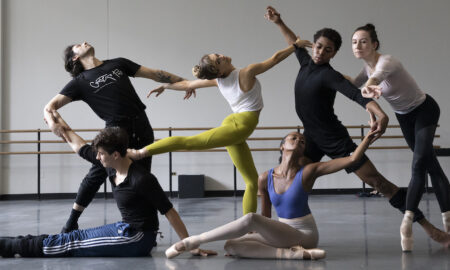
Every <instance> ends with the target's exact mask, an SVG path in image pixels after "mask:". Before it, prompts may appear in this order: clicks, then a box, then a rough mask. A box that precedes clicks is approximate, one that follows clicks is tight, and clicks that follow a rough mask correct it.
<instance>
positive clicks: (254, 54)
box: [0, 0, 450, 194]
mask: <svg viewBox="0 0 450 270" xmlns="http://www.w3.org/2000/svg"><path fill="white" fill-rule="evenodd" d="M2 4H3V6H2V13H1V14H2V18H1V20H0V21H1V22H2V23H1V29H2V33H3V35H2V40H1V42H0V44H1V45H0V46H1V49H2V51H3V54H2V56H1V59H0V60H1V63H2V69H1V74H0V75H1V77H0V81H1V85H2V95H1V100H0V109H1V120H2V122H1V128H2V129H37V128H40V129H47V126H46V125H45V123H44V122H43V120H42V118H43V116H42V110H43V108H44V106H45V104H46V103H47V102H48V101H49V100H50V99H51V98H52V97H53V96H54V95H56V94H57V93H59V91H60V90H61V89H62V88H63V87H64V85H65V84H66V83H67V82H69V80H70V76H69V74H68V73H67V72H65V70H64V67H63V60H62V52H63V50H64V49H65V47H66V46H67V45H69V44H73V43H79V42H83V41H88V42H89V43H91V44H93V46H94V47H95V49H96V55H97V57H98V58H100V59H105V58H115V57H126V58H129V59H130V60H133V61H135V62H137V63H139V64H142V65H144V66H148V67H151V68H158V69H163V70H167V71H169V72H172V73H175V74H178V75H181V76H183V77H186V78H189V79H192V78H193V76H192V75H191V68H192V66H193V65H195V64H196V63H197V62H198V60H199V59H200V57H201V56H202V55H203V54H206V53H212V52H218V53H222V54H225V55H229V56H231V57H232V58H233V63H234V65H235V66H236V67H242V66H244V65H248V64H250V63H253V62H257V61H262V60H264V59H266V58H268V57H270V56H271V55H272V54H273V53H274V52H275V51H276V50H279V49H282V48H284V47H286V46H287V45H286V44H285V41H284V39H283V37H282V35H281V34H280V32H279V30H278V29H277V27H276V26H275V25H273V24H272V23H270V22H268V21H266V20H265V19H264V18H263V14H264V13H265V8H266V6H267V5H274V6H275V8H277V10H278V11H279V12H280V13H281V14H282V18H283V19H284V20H285V22H286V24H287V25H288V26H290V27H291V28H292V30H293V31H294V32H296V33H298V34H299V35H300V36H301V37H302V38H303V39H312V36H313V34H314V32H315V31H316V30H318V29H320V28H322V27H325V26H327V27H332V28H334V29H336V30H338V31H339V32H340V33H341V35H342V37H343V45H342V48H341V50H340V51H339V53H338V54H337V55H336V57H335V58H334V59H333V60H332V62H331V64H332V66H333V67H334V68H335V69H336V70H339V71H341V72H342V73H344V74H348V75H351V76H355V75H356V74H357V73H358V72H359V71H360V70H361V68H362V66H363V63H362V62H361V61H358V60H356V59H355V58H354V57H353V54H352V52H351V42H350V40H351V35H352V34H353V30H354V29H355V28H356V27H358V26H360V25H363V24H365V23H367V22H372V23H374V24H375V26H376V27H377V30H378V32H379V38H380V41H381V52H382V53H387V54H392V55H394V56H395V57H396V58H398V59H399V60H400V61H402V62H403V64H404V66H405V67H406V68H407V70H408V71H409V72H410V73H411V74H412V75H413V77H414V78H415V79H416V81H417V82H418V84H419V86H420V87H421V88H422V89H423V90H424V91H426V92H427V93H429V94H431V95H432V96H433V97H434V98H435V99H436V100H437V101H438V103H439V104H440V106H441V120H440V125H441V126H440V128H439V129H438V134H440V135H441V138H439V139H437V140H436V141H435V143H436V144H438V145H441V146H443V147H450V125H449V123H450V121H449V120H450V119H449V118H450V116H449V115H450V106H448V104H447V103H446V102H444V101H446V100H449V99H450V92H449V91H448V90H447V88H448V84H447V78H448V76H449V75H450V74H449V70H450V54H449V53H448V51H449V49H450V45H449V44H450V30H449V28H448V26H449V25H450V17H449V16H448V14H449V12H450V2H449V1H447V0H435V1H433V2H432V3H427V2H424V1H419V0H396V1H388V0H380V1H376V2H374V1H369V0H363V1H360V0H339V1H335V0H323V1H312V0H306V1H295V0H292V1H287V0H285V1H260V0H247V1H238V0H229V1H218V0H214V1H202V0H189V1H185V0H172V1H163V0H161V1H154V0H152V1H144V0H141V1H139V0H130V1H120V0H109V1H108V0H102V1H100V0H98V1H89V0H83V1H68V0H13V1H12V0H9V1H7V0H5V1H2ZM298 69H299V65H298V62H297V60H296V59H295V56H291V57H290V58H288V59H287V60H285V61H284V62H282V63H280V64H279V65H278V66H276V67H274V68H273V69H272V70H270V71H268V72H266V73H265V74H263V75H262V76H260V81H261V84H262V87H263V90H262V91H263V96H264V102H265V108H264V110H263V112H262V113H261V117H260V123H259V125H260V126H283V125H285V126H286V125H301V122H300V121H299V120H298V117H297V115H296V113H295V109H294V101H293V97H294V91H293V88H294V82H295V78H296V75H297V72H298ZM132 82H133V84H134V86H135V88H136V90H137V91H138V94H139V95H140V97H141V99H142V100H143V101H144V103H145V104H146V105H147V110H146V113H147V115H148V116H149V119H150V122H151V124H152V126H153V127H154V128H158V127H215V126H218V125H219V124H220V123H221V121H222V120H223V119H224V118H225V117H226V116H227V115H228V114H229V113H230V112H231V110H230V109H229V107H228V105H227V103H226V101H225V100H224V99H223V98H222V96H221V95H220V92H219V91H218V90H217V89H214V88H211V89H201V90H198V92H197V98H195V99H191V100H187V101H184V100H183V94H182V93H179V92H170V91H166V93H164V94H163V95H161V96H160V97H158V98H155V97H151V98H150V99H147V98H146V94H147V92H148V91H149V90H151V89H153V88H155V87H157V86H158V83H156V82H153V81H150V80H146V79H132ZM380 104H381V106H382V107H383V109H384V110H385V111H386V112H387V113H388V115H389V116H390V119H391V122H390V123H391V124H397V120H396V119H395V116H394V114H393V112H392V110H391V108H390V107H389V105H388V104H387V103H386V102H384V101H380ZM335 111H336V114H337V115H338V116H339V118H340V119H341V120H342V122H343V123H344V124H345V125H360V124H365V123H367V120H368V117H367V113H366V112H365V111H364V110H363V109H362V108H361V107H359V105H357V104H354V103H353V102H351V101H349V100H347V99H346V98H344V97H343V96H342V95H340V94H338V97H337V99H336V105H335ZM60 113H61V114H62V116H63V117H64V118H65V119H66V120H67V122H68V123H69V124H70V125H71V126H72V127H73V128H101V127H103V125H104V124H103V122H102V121H101V120H100V119H99V118H98V117H97V116H96V115H95V114H94V113H93V112H92V110H91V109H90V108H89V107H88V106H87V105H86V104H84V103H82V102H74V103H71V104H68V105H66V106H65V107H64V108H62V109H61V110H60ZM352 132H353V133H352V135H359V131H352ZM286 133H287V131H281V132H280V131H277V132H265V133H263V132H261V131H256V132H255V134H254V135H253V136H260V137H262V136H282V135H285V134H286ZM388 133H389V134H396V135H399V134H400V130H389V131H388ZM94 134H95V133H82V134H81V136H83V137H86V138H88V139H90V138H92V137H93V136H94ZM189 134H193V133H188V132H184V133H176V134H174V135H189ZM34 136H35V135H34V134H33V135H30V134H24V135H17V134H16V135H7V136H3V137H4V138H5V139H6V138H7V139H15V140H16V139H17V140H19V139H35V138H34ZM155 136H156V138H162V137H166V136H168V134H167V132H155ZM42 139H52V140H54V139H56V136H55V135H53V134H51V133H44V134H43V137H42ZM392 143H393V144H397V145H399V144H401V145H406V143H405V142H404V140H398V141H395V142H392ZM377 144H380V145H384V144H387V143H386V142H385V141H384V142H383V141H381V140H380V141H378V142H377ZM250 145H251V146H254V147H277V146H278V142H276V141H269V142H265V143H253V142H252V143H250ZM33 147H34V146H32V147H31V148H32V150H34V149H33ZM4 149H7V150H9V151H27V150H25V149H28V151H29V150H30V145H11V146H9V147H5V148H4ZM68 149H69V148H68V147H67V146H66V145H63V144H55V145H45V146H43V149H42V150H44V151H48V150H68ZM368 155H369V157H370V158H371V159H372V161H373V163H374V164H375V165H376V166H377V168H378V170H379V171H380V172H382V174H383V175H385V176H386V178H388V179H390V180H391V181H393V182H394V183H396V184H397V185H399V186H407V183H408V182H409V179H410V175H411V173H410V163H411V159H412V154H411V153H410V151H409V150H399V151H394V150H384V151H381V150H372V151H369V152H368ZM254 159H255V163H256V167H257V169H258V171H259V172H263V171H264V170H267V169H269V168H270V167H273V166H275V165H276V162H277V159H278V154H277V153H275V152H254ZM2 160H3V163H2V174H1V181H0V182H1V185H0V193H2V194H26V193H35V192H36V177H37V176H36V157H35V156H34V155H11V156H6V157H3V159H2ZM440 160H441V163H443V167H444V168H445V167H447V166H445V164H448V160H449V158H440ZM41 162H42V171H41V178H42V192H43V193H72V192H76V191H77V190H78V186H79V183H80V181H81V179H82V178H83V177H84V175H85V174H86V173H87V171H88V168H89V166H90V165H89V164H88V163H87V162H85V161H83V160H82V159H80V158H79V157H77V156H76V155H45V156H43V157H42V161H41ZM173 166H174V171H176V172H177V174H205V175H206V176H207V183H206V187H205V188H206V189H207V190H227V189H232V187H233V171H232V163H231V160H230V159H229V157H228V155H227V154H226V153H174V164H173ZM152 168H153V173H154V174H155V175H156V176H157V177H158V179H159V181H160V183H161V185H162V186H163V188H164V189H165V190H168V185H169V184H168V178H169V173H168V156H167V155H166V154H164V155H159V156H155V157H154V158H153V165H152ZM445 170H446V173H447V175H450V169H448V168H445ZM357 187H361V182H360V181H359V180H358V179H357V178H356V177H355V176H353V175H347V174H346V173H345V172H340V173H337V174H334V175H330V176H327V177H324V178H323V179H321V180H319V181H318V182H317V185H316V188H357ZM238 189H244V183H243V180H242V178H241V177H240V176H239V174H238ZM174 190H177V177H176V176H175V177H174Z"/></svg>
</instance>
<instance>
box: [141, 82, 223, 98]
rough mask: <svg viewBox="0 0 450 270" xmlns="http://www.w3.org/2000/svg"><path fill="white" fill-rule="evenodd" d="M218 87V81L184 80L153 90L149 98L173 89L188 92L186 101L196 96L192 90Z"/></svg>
mask: <svg viewBox="0 0 450 270" xmlns="http://www.w3.org/2000/svg"><path fill="white" fill-rule="evenodd" d="M212 86H217V81H216V80H193V81H188V80H183V81H180V82H176V83H170V84H163V85H160V86H159V87H158V88H155V89H153V90H151V91H150V92H149V93H148V95H147V97H149V96H150V95H151V94H153V93H155V94H156V96H159V95H161V94H162V92H164V90H165V89H171V90H177V91H186V95H185V97H184V98H185V99H186V98H189V97H190V96H191V94H194V95H195V92H192V91H190V90H191V89H198V88H206V87H212Z"/></svg>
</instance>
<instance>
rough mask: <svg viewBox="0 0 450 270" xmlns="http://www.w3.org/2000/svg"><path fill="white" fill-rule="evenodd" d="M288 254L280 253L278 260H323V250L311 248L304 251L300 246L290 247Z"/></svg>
mask: <svg viewBox="0 0 450 270" xmlns="http://www.w3.org/2000/svg"><path fill="white" fill-rule="evenodd" d="M288 250H289V252H282V254H280V255H281V256H278V257H279V258H283V259H303V260H318V259H322V258H325V254H326V253H325V250H323V249H318V248H312V249H305V248H303V247H302V246H293V247H290V248H289V249H288Z"/></svg>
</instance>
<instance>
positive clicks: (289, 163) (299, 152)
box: [166, 132, 375, 259]
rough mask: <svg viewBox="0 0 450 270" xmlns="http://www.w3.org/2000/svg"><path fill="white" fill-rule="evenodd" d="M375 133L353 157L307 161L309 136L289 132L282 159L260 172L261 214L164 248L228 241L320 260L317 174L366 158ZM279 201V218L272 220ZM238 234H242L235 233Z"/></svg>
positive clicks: (247, 253)
mask: <svg viewBox="0 0 450 270" xmlns="http://www.w3.org/2000/svg"><path fill="white" fill-rule="evenodd" d="M374 134H375V133H374V132H370V133H368V134H367V136H366V137H365V138H364V140H363V141H362V142H361V144H360V145H359V146H358V147H357V148H356V150H355V152H354V153H353V155H351V156H347V157H342V158H336V159H333V160H330V161H327V162H316V163H309V164H308V161H307V160H308V159H307V158H305V157H304V155H303V153H304V151H305V137H304V136H303V134H301V133H298V132H291V133H289V134H288V135H287V136H286V137H285V138H284V139H283V140H282V141H281V144H280V152H281V155H282V156H281V163H280V165H279V166H278V167H275V168H273V169H270V170H269V171H266V172H264V173H263V174H261V175H260V176H259V179H258V182H259V183H258V184H259V191H260V194H261V213H262V215H258V214H254V213H250V214H247V215H245V216H243V217H241V218H239V219H237V220H235V221H232V222H230V223H228V224H225V225H223V226H221V227H218V228H216V229H213V230H211V231H208V232H205V233H202V234H199V235H194V236H191V237H188V238H185V239H183V240H182V241H180V242H178V243H176V244H174V245H172V246H171V247H170V248H169V249H167V250H166V256H167V257H168V258H172V257H175V256H177V255H179V254H180V253H182V252H184V251H186V250H191V249H196V248H198V247H199V245H200V244H203V243H207V242H212V241H218V240H228V239H231V240H228V241H227V242H226V244H225V250H226V251H227V252H228V254H229V255H233V256H239V257H245V258H261V259H268V258H274V259H275V258H277V259H320V258H324V257H325V251H324V250H321V249H317V248H316V247H317V243H318V241H319V235H318V231H317V227H316V223H315V221H314V218H313V216H312V214H311V211H310V209H309V205H308V194H309V192H310V191H311V190H312V187H313V185H314V182H315V181H316V179H317V178H318V177H320V176H322V175H326V174H330V173H334V172H337V171H339V170H342V169H344V168H346V167H348V166H351V165H352V164H354V163H355V162H358V161H359V160H360V159H361V158H362V157H363V154H364V152H365V151H366V149H367V147H368V146H369V144H370V141H371V140H372V139H373V136H374ZM272 204H273V205H274V206H275V210H276V212H277V214H278V217H279V219H278V221H277V220H273V219H271V212H272V209H271V205H272ZM237 237H239V238H237Z"/></svg>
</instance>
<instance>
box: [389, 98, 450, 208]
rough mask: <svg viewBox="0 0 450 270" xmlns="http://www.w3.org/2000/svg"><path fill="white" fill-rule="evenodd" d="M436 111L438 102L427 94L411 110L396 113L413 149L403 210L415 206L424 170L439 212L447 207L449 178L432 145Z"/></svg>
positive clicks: (422, 185)
mask: <svg viewBox="0 0 450 270" xmlns="http://www.w3.org/2000/svg"><path fill="white" fill-rule="evenodd" d="M439 115H440V109H439V106H438V104H437V103H436V101H434V99H433V98H432V97H431V96H429V95H427V96H426V99H425V101H424V102H423V103H422V104H421V105H420V106H419V107H417V108H415V109H414V110H413V111H411V112H409V113H407V114H396V116H397V119H398V122H399V123H400V127H401V129H402V132H403V135H404V136H405V139H406V142H407V143H408V146H409V147H410V148H411V150H413V152H414V154H413V161H412V176H411V181H410V183H409V186H408V194H407V196H406V210H410V211H415V210H416V209H417V207H418V206H419V203H420V200H421V198H422V194H423V192H424V187H425V181H426V174H427V172H428V173H429V174H430V178H431V183H432V185H433V189H434V193H435V194H436V197H437V200H438V202H439V207H440V208H441V212H447V211H449V210H450V196H449V194H450V191H449V182H448V179H447V176H445V174H444V171H443V170H442V168H441V165H440V164H439V161H438V159H437V157H436V153H435V151H434V149H433V140H434V134H435V131H436V127H437V123H438V120H439Z"/></svg>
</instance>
